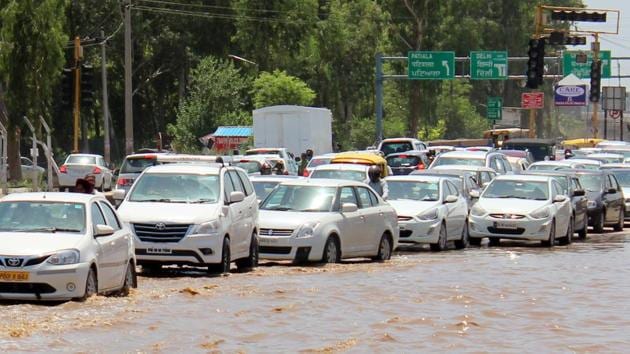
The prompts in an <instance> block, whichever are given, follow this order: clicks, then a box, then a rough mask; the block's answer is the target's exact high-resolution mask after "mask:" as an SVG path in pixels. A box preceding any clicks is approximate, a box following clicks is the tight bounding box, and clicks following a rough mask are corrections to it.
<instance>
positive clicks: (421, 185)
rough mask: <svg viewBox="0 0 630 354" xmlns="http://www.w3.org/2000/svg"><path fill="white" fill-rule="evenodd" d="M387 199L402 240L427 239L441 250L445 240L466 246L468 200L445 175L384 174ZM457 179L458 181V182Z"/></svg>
mask: <svg viewBox="0 0 630 354" xmlns="http://www.w3.org/2000/svg"><path fill="white" fill-rule="evenodd" d="M385 181H387V185H388V188H389V197H388V199H387V202H388V203H389V204H391V205H392V206H393V207H394V209H396V214H398V226H399V227H400V239H399V242H400V243H401V244H402V243H428V244H429V245H430V247H431V250H432V251H443V250H445V249H446V247H447V242H448V241H455V247H456V248H458V249H461V248H466V247H467V246H468V221H467V218H468V203H467V201H466V198H465V197H463V196H462V195H461V194H460V193H459V189H458V188H457V186H456V185H455V184H453V182H452V181H451V178H449V177H437V176H423V175H409V176H392V177H387V178H385ZM460 183H461V182H460Z"/></svg>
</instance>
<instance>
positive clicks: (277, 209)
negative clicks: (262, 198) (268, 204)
mask: <svg viewBox="0 0 630 354" xmlns="http://www.w3.org/2000/svg"><path fill="white" fill-rule="evenodd" d="M265 210H276V211H288V210H293V208H289V207H281V206H276V207H273V208H269V209H267V208H265Z"/></svg>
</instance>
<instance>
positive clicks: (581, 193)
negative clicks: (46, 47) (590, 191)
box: [573, 189, 586, 197]
mask: <svg viewBox="0 0 630 354" xmlns="http://www.w3.org/2000/svg"><path fill="white" fill-rule="evenodd" d="M585 195H586V192H585V191H584V189H576V190H574V191H573V196H574V197H583V196H585Z"/></svg>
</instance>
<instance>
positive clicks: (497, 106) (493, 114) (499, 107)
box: [486, 97, 503, 120]
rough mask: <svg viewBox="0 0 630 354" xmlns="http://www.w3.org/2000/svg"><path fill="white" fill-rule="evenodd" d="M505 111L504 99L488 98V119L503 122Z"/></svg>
mask: <svg viewBox="0 0 630 354" xmlns="http://www.w3.org/2000/svg"><path fill="white" fill-rule="evenodd" d="M502 111H503V99H502V98H501V97H488V110H487V113H486V118H488V119H489V120H501V118H502Z"/></svg>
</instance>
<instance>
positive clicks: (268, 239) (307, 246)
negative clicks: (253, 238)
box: [258, 235, 326, 261]
mask: <svg viewBox="0 0 630 354" xmlns="http://www.w3.org/2000/svg"><path fill="white" fill-rule="evenodd" d="M325 243H326V239H325V238H323V237H319V236H317V235H314V236H311V237H303V238H296V237H294V236H263V235H258V247H259V249H258V250H259V257H260V258H261V259H271V260H290V261H319V260H321V259H322V256H323V254H324V244H325Z"/></svg>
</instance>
